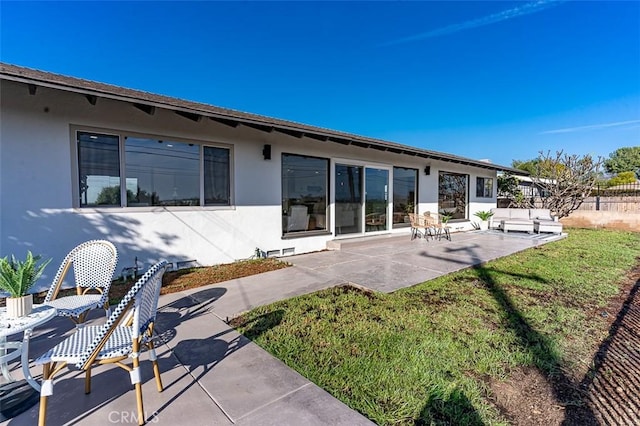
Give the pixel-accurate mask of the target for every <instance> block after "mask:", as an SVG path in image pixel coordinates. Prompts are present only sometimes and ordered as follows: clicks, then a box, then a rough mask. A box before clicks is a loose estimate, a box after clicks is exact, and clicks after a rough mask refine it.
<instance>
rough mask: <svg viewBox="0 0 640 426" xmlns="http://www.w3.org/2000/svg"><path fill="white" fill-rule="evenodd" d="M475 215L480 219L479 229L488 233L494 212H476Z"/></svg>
mask: <svg viewBox="0 0 640 426" xmlns="http://www.w3.org/2000/svg"><path fill="white" fill-rule="evenodd" d="M473 215H474V216H477V217H478V218H479V219H480V225H479V227H480V230H481V231H486V230H487V229H489V218H491V216H493V213H492V212H490V211H486V210H480V211H479V212H475V213H474V214H473Z"/></svg>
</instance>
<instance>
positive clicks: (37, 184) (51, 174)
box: [0, 81, 497, 285]
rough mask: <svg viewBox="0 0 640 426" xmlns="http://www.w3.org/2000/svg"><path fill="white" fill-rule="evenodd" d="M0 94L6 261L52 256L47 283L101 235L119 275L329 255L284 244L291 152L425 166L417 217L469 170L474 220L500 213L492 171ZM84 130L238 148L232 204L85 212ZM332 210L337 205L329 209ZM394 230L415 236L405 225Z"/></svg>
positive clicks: (109, 104)
mask: <svg viewBox="0 0 640 426" xmlns="http://www.w3.org/2000/svg"><path fill="white" fill-rule="evenodd" d="M0 91H1V92H0V93H1V96H0V99H1V104H0V106H1V111H0V119H1V123H0V200H1V204H2V208H1V210H0V255H2V256H6V255H9V254H16V255H17V256H23V255H24V253H25V252H26V250H32V251H33V252H34V253H36V254H42V255H43V256H45V257H47V258H48V257H51V258H53V262H52V264H51V266H49V267H48V268H47V270H46V274H45V275H46V276H45V277H44V278H43V280H42V282H43V283H45V282H46V281H47V280H49V279H51V278H52V276H53V274H55V269H56V268H57V265H58V264H59V262H60V261H61V260H62V258H63V257H64V255H65V254H66V253H67V252H68V251H69V250H70V249H71V248H72V247H74V246H75V245H77V244H78V243H80V242H82V241H85V240H88V239H93V238H106V239H109V240H110V241H112V242H113V243H114V244H115V245H116V246H117V247H118V250H119V254H120V260H119V264H118V269H117V271H118V272H119V271H120V270H121V269H122V268H124V267H128V266H133V263H134V258H136V257H137V258H138V260H139V262H140V263H141V264H142V267H143V268H144V267H146V266H148V265H150V264H152V263H153V262H155V261H157V260H158V259H161V258H165V259H168V260H169V261H178V260H187V259H195V260H197V261H198V263H200V264H202V265H210V264H217V263H226V262H232V261H234V260H237V259H243V258H248V257H250V256H251V255H253V254H254V252H255V249H256V248H260V249H261V250H263V251H276V252H278V253H282V250H285V249H287V252H288V253H295V254H298V253H304V252H309V251H316V250H322V249H325V247H326V242H327V241H329V240H331V239H333V238H334V236H333V235H331V234H330V233H327V234H326V235H315V236H305V237H300V238H285V239H283V238H282V210H281V198H282V194H281V193H282V189H281V185H282V184H281V179H282V178H281V174H282V163H281V158H282V153H290V154H302V155H310V156H317V157H323V158H328V159H330V160H331V162H330V165H331V166H330V171H329V174H330V176H331V174H332V170H331V168H332V167H333V166H334V164H335V163H336V161H338V162H340V161H345V160H346V161H353V162H360V163H362V164H373V165H375V164H379V165H383V166H385V167H393V166H401V167H409V168H416V169H418V171H419V172H418V179H419V180H418V199H419V205H418V211H419V212H424V211H427V210H429V211H437V204H438V190H437V188H438V172H439V171H440V170H444V171H449V172H456V173H465V174H469V176H470V179H469V200H468V201H469V219H470V221H473V218H474V216H473V212H474V211H477V210H488V209H489V208H490V207H493V206H495V197H494V198H492V199H476V198H475V177H476V176H478V175H480V176H485V177H491V178H493V179H494V185H496V184H497V182H496V181H495V178H496V174H495V171H491V170H485V169H480V168H475V167H471V166H463V165H460V164H456V163H444V162H438V161H425V160H424V159H421V158H419V157H413V156H408V155H401V154H394V153H389V152H383V151H379V150H373V149H366V148H362V147H356V146H348V145H341V144H337V143H333V142H321V141H318V140H316V139H310V138H307V137H302V138H297V137H294V136H289V135H286V134H283V133H279V132H277V131H273V132H264V131H260V130H257V129H253V128H249V127H246V126H243V125H240V126H238V127H235V128H234V127H230V126H226V125H224V124H221V123H218V122H214V121H212V120H209V119H208V118H202V119H201V120H200V121H198V122H195V121H192V120H189V119H187V118H184V117H181V116H179V115H177V114H175V113H174V112H171V111H168V110H163V109H160V108H158V109H157V110H156V112H155V114H153V115H149V114H146V113H145V112H143V111H140V110H138V109H137V108H135V107H133V106H132V105H131V104H129V103H125V102H120V101H115V100H109V99H104V98H99V99H98V101H97V103H96V104H95V105H91V104H90V103H89V102H88V100H87V99H86V98H85V97H84V96H83V95H80V94H77V93H70V92H65V91H61V90H54V89H49V88H44V87H38V89H37V92H36V94H35V95H30V94H29V93H28V90H27V87H26V85H24V84H20V83H13V82H8V81H2V85H1V86H0ZM76 129H86V130H93V131H100V132H107V133H108V132H110V131H114V132H129V133H134V134H140V135H149V136H159V137H163V138H171V137H173V138H176V139H177V140H185V141H195V142H204V143H210V144H221V145H223V146H226V147H229V148H230V152H231V174H232V176H231V197H232V205H231V206H230V207H221V208H211V207H204V208H203V207H191V208H186V207H179V208H178V207H174V208H172V207H167V208H165V207H149V208H110V209H108V208H102V209H80V208H78V206H77V205H76V204H74V192H73V188H74V185H77V182H76V180H77V177H76V176H77V170H76V164H75V160H74V155H75V149H74V145H73V144H75V137H74V130H76ZM264 144H270V145H271V146H272V158H271V160H265V159H264V158H263V156H262V147H263V145H264ZM426 164H429V165H430V166H431V172H430V174H429V175H425V174H424V172H423V169H424V167H425V165H426ZM391 180H392V179H391ZM332 182H333V181H332V180H331V183H332ZM390 184H392V182H391V183H390ZM330 186H331V185H330ZM76 193H77V189H76ZM76 197H77V195H76ZM332 208H333V207H332V206H331V205H330V206H329V210H330V211H331V210H332ZM329 220H330V219H329ZM460 227H461V229H471V227H472V225H471V223H470V222H466V223H464V224H461V225H460ZM329 231H331V224H329ZM389 232H397V233H406V234H407V236H408V235H409V230H408V229H407V228H404V229H393V230H390V231H389ZM54 265H55V266H54ZM43 285H44V284H43Z"/></svg>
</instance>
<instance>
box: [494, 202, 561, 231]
mask: <svg viewBox="0 0 640 426" xmlns="http://www.w3.org/2000/svg"><path fill="white" fill-rule="evenodd" d="M491 212H492V213H493V216H491V218H490V219H489V228H492V229H501V230H502V231H503V232H509V231H522V232H529V233H533V232H536V233H541V232H552V233H554V234H560V233H562V223H560V222H559V221H558V218H557V217H554V216H551V211H550V210H549V209H518V208H492V209H491Z"/></svg>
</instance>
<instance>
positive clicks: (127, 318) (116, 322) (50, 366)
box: [35, 261, 167, 426]
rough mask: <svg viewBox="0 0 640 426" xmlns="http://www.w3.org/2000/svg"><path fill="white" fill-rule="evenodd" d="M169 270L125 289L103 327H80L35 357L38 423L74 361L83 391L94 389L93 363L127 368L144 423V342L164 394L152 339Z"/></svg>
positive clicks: (159, 267)
mask: <svg viewBox="0 0 640 426" xmlns="http://www.w3.org/2000/svg"><path fill="white" fill-rule="evenodd" d="M166 268H167V262H166V261H162V262H159V263H157V264H155V265H153V266H152V267H151V268H149V270H148V271H147V272H146V273H145V274H144V275H143V276H142V277H141V278H140V279H139V280H138V281H137V282H136V283H135V284H134V285H133V287H132V288H131V290H129V292H127V294H126V295H125V296H124V298H123V299H122V300H121V301H120V303H119V304H118V306H117V307H116V308H115V309H114V311H113V313H112V314H111V316H110V317H109V319H108V320H107V322H106V323H105V324H104V325H102V326H85V327H82V328H80V329H78V331H77V332H75V333H73V334H72V335H71V336H69V337H67V338H66V339H65V340H63V341H62V342H60V343H59V344H57V345H56V346H55V347H53V348H52V349H50V350H49V351H47V352H46V353H45V354H43V355H42V356H41V357H39V358H38V359H37V360H36V361H35V363H36V364H42V387H41V389H40V412H39V418H38V425H40V426H44V424H45V419H46V414H47V398H48V397H49V396H51V395H52V394H53V378H54V376H55V375H56V374H57V373H59V372H60V371H61V370H62V369H63V368H64V367H65V366H67V365H70V364H75V366H76V367H77V368H79V369H81V370H83V371H85V393H89V392H91V367H92V366H93V365H94V364H115V365H117V366H118V367H121V368H123V369H125V370H127V371H128V372H129V374H130V378H131V383H132V384H133V385H134V387H135V391H136V402H137V409H138V423H139V424H140V425H142V424H144V422H145V417H144V407H143V403H142V384H141V374H140V350H141V348H142V347H143V346H146V347H147V348H148V349H149V351H148V352H149V359H150V361H151V363H152V365H153V374H154V376H155V379H156V386H157V388H158V392H162V390H163V386H162V380H161V378H160V369H159V367H158V362H157V359H156V353H155V349H154V344H153V341H152V337H153V326H154V322H155V318H156V312H157V310H158V298H159V295H160V288H161V287H162V276H163V274H164V272H165V270H166ZM131 307H133V309H130V308H131ZM127 358H132V360H133V363H132V364H133V365H132V366H129V365H127V364H124V363H123V361H124V360H125V359H127Z"/></svg>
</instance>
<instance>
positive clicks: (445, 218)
mask: <svg viewBox="0 0 640 426" xmlns="http://www.w3.org/2000/svg"><path fill="white" fill-rule="evenodd" d="M452 217H453V215H452V214H449V213H441V214H440V221H441V222H442V223H449V221H450V220H451V218H452Z"/></svg>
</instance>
